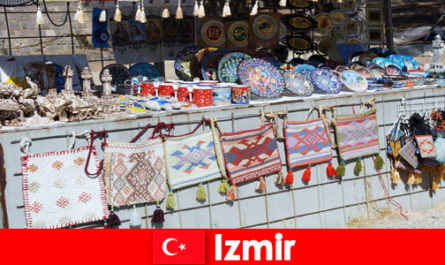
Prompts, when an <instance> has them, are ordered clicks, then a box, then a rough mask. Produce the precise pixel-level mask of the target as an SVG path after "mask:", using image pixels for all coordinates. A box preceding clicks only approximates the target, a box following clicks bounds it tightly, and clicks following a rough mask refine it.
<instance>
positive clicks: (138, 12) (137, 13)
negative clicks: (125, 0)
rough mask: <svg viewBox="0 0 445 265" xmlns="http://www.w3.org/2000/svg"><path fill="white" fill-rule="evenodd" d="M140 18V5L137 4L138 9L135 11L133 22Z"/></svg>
mask: <svg viewBox="0 0 445 265" xmlns="http://www.w3.org/2000/svg"><path fill="white" fill-rule="evenodd" d="M140 18H141V4H138V8H137V10H136V15H135V16H134V20H136V21H139V20H140Z"/></svg>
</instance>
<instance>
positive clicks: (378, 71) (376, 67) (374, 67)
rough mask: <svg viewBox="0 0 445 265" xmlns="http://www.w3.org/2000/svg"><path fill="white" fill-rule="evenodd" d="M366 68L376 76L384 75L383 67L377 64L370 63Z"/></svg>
mask: <svg viewBox="0 0 445 265" xmlns="http://www.w3.org/2000/svg"><path fill="white" fill-rule="evenodd" d="M368 69H369V70H370V71H371V73H372V74H373V75H374V76H375V77H376V78H382V77H383V76H384V75H385V69H384V68H383V67H381V66H379V65H378V64H375V63H370V64H369V65H368Z"/></svg>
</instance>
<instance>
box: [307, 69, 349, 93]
mask: <svg viewBox="0 0 445 265" xmlns="http://www.w3.org/2000/svg"><path fill="white" fill-rule="evenodd" d="M311 80H312V83H313V84H314V87H315V88H316V89H318V90H321V91H323V92H325V93H328V94H338V93H340V91H341V89H342V87H343V85H342V83H341V81H340V78H339V77H338V76H337V75H336V74H334V73H333V72H332V71H331V70H328V69H324V68H317V69H315V70H314V71H313V72H312V75H311Z"/></svg>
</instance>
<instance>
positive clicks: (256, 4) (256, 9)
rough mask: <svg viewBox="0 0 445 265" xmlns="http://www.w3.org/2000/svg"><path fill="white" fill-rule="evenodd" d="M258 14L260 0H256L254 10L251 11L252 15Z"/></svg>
mask: <svg viewBox="0 0 445 265" xmlns="http://www.w3.org/2000/svg"><path fill="white" fill-rule="evenodd" d="M256 14H258V0H256V1H255V4H254V5H253V7H252V11H251V12H250V15H251V16H255V15H256Z"/></svg>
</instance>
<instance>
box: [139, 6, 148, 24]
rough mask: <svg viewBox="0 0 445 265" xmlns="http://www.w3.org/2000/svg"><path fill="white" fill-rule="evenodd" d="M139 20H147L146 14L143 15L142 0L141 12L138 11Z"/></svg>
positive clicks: (143, 21)
mask: <svg viewBox="0 0 445 265" xmlns="http://www.w3.org/2000/svg"><path fill="white" fill-rule="evenodd" d="M139 22H141V23H145V22H147V16H146V15H145V7H144V2H143V1H142V7H141V13H139Z"/></svg>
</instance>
